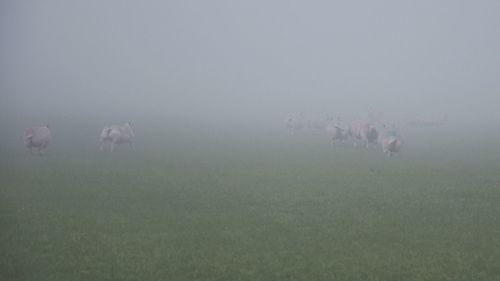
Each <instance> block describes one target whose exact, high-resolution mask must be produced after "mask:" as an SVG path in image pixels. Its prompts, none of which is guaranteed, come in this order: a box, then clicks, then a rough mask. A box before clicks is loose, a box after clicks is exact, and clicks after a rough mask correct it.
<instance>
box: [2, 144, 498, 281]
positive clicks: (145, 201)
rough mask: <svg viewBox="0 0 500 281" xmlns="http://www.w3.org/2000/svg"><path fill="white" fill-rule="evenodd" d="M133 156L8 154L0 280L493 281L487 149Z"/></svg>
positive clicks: (270, 147) (494, 161)
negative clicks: (386, 155)
mask: <svg viewBox="0 0 500 281" xmlns="http://www.w3.org/2000/svg"><path fill="white" fill-rule="evenodd" d="M158 143H161V142H160V141H158ZM137 147H138V148H137V151H135V152H132V151H129V150H128V149H127V148H125V147H124V148H123V149H120V150H119V151H118V152H117V153H115V154H110V153H102V154H101V153H98V152H97V151H95V149H82V150H76V151H71V150H68V149H66V150H64V149H59V150H58V149H57V146H56V145H54V146H53V147H51V149H49V151H48V154H47V155H45V156H43V157H38V156H30V155H28V154H26V153H25V152H23V151H22V148H18V150H11V151H4V153H3V154H4V156H2V157H3V159H2V161H1V162H0V165H1V166H0V167H1V169H0V252H1V255H0V280H37V281H44V280H64V281H68V280H230V281H233V280H398V281H400V280H453V281H458V280H488V281H489V280H500V161H499V159H500V157H499V153H498V149H496V148H495V147H494V145H493V144H491V145H490V146H488V148H486V149H482V150H479V149H470V150H467V151H464V150H462V148H461V146H459V145H457V146H456V147H449V146H448V147H446V146H436V147H424V146H421V147H419V148H413V149H412V148H408V149H407V150H406V151H405V152H404V153H403V154H402V155H400V156H399V157H396V158H394V159H390V160H387V159H385V158H384V156H383V155H382V154H381V152H379V151H371V150H369V151H365V150H355V149H352V148H349V147H340V148H335V149H330V148H329V147H328V145H325V144H321V143H312V144H308V143H301V142H293V141H289V142H285V143H284V144H282V143H280V142H278V141H276V142H270V143H269V144H267V143H265V142H264V141H256V142H255V143H254V144H251V145H250V144H248V143H245V142H238V141H235V142H217V141H214V142H207V143H204V142H203V141H192V142H183V141H178V142H176V143H170V144H168V145H165V146H161V145H157V146H150V147H148V148H146V147H144V146H143V147H141V144H140V143H138V144H137ZM443 147H444V148H443ZM93 148H94V147H93Z"/></svg>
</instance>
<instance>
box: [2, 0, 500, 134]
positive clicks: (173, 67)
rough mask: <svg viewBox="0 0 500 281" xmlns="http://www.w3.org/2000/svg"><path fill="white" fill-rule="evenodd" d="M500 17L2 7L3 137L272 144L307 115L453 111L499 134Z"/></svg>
mask: <svg viewBox="0 0 500 281" xmlns="http://www.w3.org/2000/svg"><path fill="white" fill-rule="evenodd" d="M499 14H500V2H498V1H451V0H449V1H418V2H415V1H314V2H310V1H118V0H111V1H97V0H93V1H63V0H60V1H53V0H47V1H1V4H0V42H1V43H0V61H1V65H0V95H1V96H0V98H1V100H0V101H1V105H0V107H1V108H0V110H1V113H0V118H1V121H0V122H1V124H0V126H2V128H3V130H2V138H3V140H4V141H10V142H14V141H18V136H19V135H20V134H21V133H22V130H23V128H24V127H27V126H33V125H39V124H50V125H51V127H52V129H53V130H54V131H56V132H59V135H61V132H63V131H67V132H68V131H71V132H72V133H71V135H73V137H74V136H78V135H79V134H83V133H78V131H82V130H83V131H84V132H86V133H87V132H95V135H96V136H97V135H98V133H99V130H100V128H101V127H102V126H103V125H106V124H111V123H116V122H125V121H129V120H130V121H132V122H134V123H135V124H136V129H137V130H138V131H139V132H140V131H141V130H142V131H143V132H144V131H149V132H152V131H154V130H156V129H158V130H170V129H172V128H174V127H175V128H191V130H193V131H195V130H201V131H206V132H212V133H214V132H215V133H219V132H223V131H224V132H226V131H227V132H231V131H233V132H238V133H241V132H249V133H252V134H255V133H259V132H261V133H262V134H267V133H269V132H270V131H273V130H276V131H279V130H281V129H282V127H283V126H284V125H283V122H282V121H283V117H284V116H285V115H286V114H289V113H294V114H296V113H299V112H305V113H307V114H317V115H325V114H327V115H335V116H339V115H340V116H343V118H344V120H352V119H355V118H363V117H366V115H367V114H368V113H370V112H379V113H381V114H383V116H384V118H385V119H387V120H388V121H390V122H396V123H400V124H405V123H406V122H408V120H411V119H412V118H415V116H433V117H436V116H441V115H442V114H446V115H447V116H448V117H449V121H450V124H453V125H454V128H456V129H457V130H458V131H459V132H461V133H464V134H469V135H470V133H471V132H477V128H481V131H482V132H490V131H491V128H495V129H494V130H493V131H491V132H493V133H495V134H496V135H498V132H497V131H498V128H497V124H498V123H499V122H500V114H499V113H498V105H499V104H500V80H499V79H498V75H499V73H500V55H499V53H498V50H500V29H499V28H498V27H499V26H500V17H499V16H498V15H499ZM63 121H64V122H63ZM63 124H64V126H63ZM58 125H60V126H59V127H58ZM85 126H86V128H83V127H85ZM492 126H495V127H492ZM141 128H142V129H141ZM75 132H77V133H75ZM179 132H180V133H182V131H179ZM179 132H178V133H179ZM95 138H96V137H95V136H92V137H91V138H89V139H92V140H93V139H95ZM69 139H70V136H68V141H69Z"/></svg>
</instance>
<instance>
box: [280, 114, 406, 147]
mask: <svg viewBox="0 0 500 281" xmlns="http://www.w3.org/2000/svg"><path fill="white" fill-rule="evenodd" d="M338 120H339V118H337V121H335V119H334V118H325V119H307V118H304V117H303V116H301V115H298V116H293V115H291V116H288V117H286V118H285V123H286V128H287V129H288V130H289V131H290V134H292V135H294V134H296V133H298V132H299V131H302V130H305V129H312V130H319V131H323V132H324V133H325V134H326V136H327V137H328V138H329V139H330V144H331V146H335V145H336V144H337V143H344V142H348V141H350V142H352V144H353V146H354V147H369V146H377V145H379V146H380V147H381V148H382V151H383V152H384V153H385V154H386V155H387V156H388V157H391V156H393V155H394V154H397V153H399V152H400V151H401V147H402V145H403V141H402V138H401V135H400V134H399V130H398V129H397V128H396V126H395V125H385V124H384V125H380V126H376V125H375V123H376V122H370V121H359V120H358V121H354V122H352V123H351V124H350V125H349V126H346V127H342V126H341V125H340V121H338Z"/></svg>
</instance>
